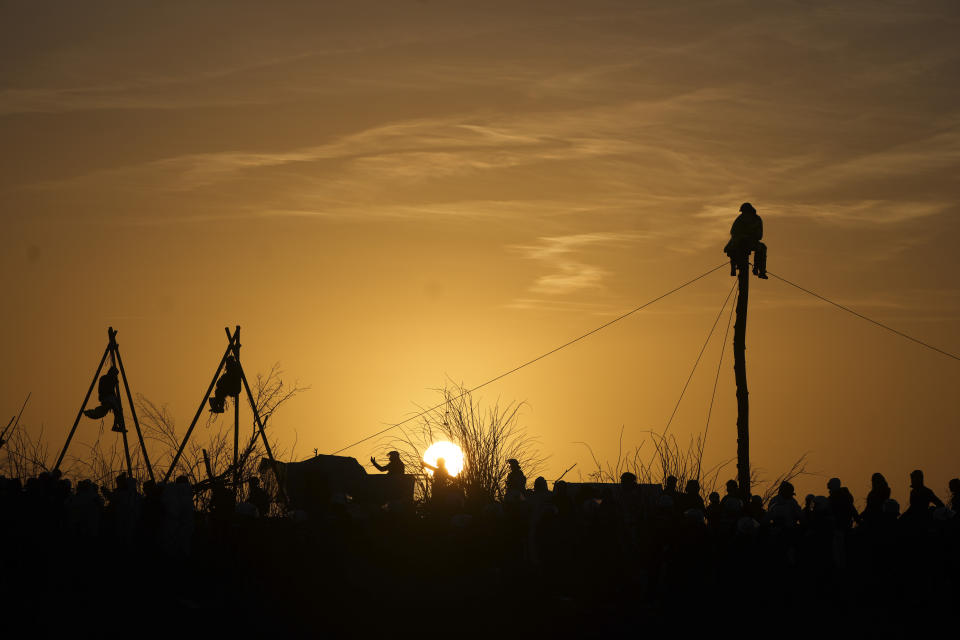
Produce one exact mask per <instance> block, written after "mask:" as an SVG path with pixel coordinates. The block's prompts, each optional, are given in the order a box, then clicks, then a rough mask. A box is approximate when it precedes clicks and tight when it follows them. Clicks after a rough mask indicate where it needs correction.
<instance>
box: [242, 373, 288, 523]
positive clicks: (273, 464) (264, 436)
mask: <svg viewBox="0 0 960 640" xmlns="http://www.w3.org/2000/svg"><path fill="white" fill-rule="evenodd" d="M237 364H239V361H238V362H237ZM240 379H241V380H242V381H243V388H244V389H246V390H247V399H248V400H249V401H250V410H251V411H253V419H254V421H255V422H256V425H257V429H258V430H259V431H260V438H261V439H262V440H263V448H264V449H266V451H267V458H268V459H269V460H270V468H271V469H273V476H274V477H275V478H276V479H277V490H278V491H279V492H280V497H281V498H282V499H283V504H284V505H285V506H286V505H288V504H289V501H288V500H287V492H286V491H285V490H284V488H283V483H282V482H280V469H279V467H278V466H277V461H276V459H275V458H274V457H273V451H272V450H271V449H270V442H269V441H268V440H267V434H266V432H265V431H264V430H263V423H262V422H261V421H260V412H259V411H257V403H256V402H255V401H254V399H253V393H252V392H251V391H250V383H248V382H247V374H246V373H244V371H243V366H242V365H241V366H240Z"/></svg>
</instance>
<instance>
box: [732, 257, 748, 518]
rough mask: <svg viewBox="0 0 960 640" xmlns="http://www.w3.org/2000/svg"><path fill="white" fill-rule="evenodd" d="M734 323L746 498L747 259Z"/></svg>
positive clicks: (741, 479)
mask: <svg viewBox="0 0 960 640" xmlns="http://www.w3.org/2000/svg"><path fill="white" fill-rule="evenodd" d="M737 280H738V290H737V320H736V322H735V323H734V325H733V372H734V376H735V377H736V381H737V483H738V484H739V485H740V492H741V493H742V494H743V497H744V500H749V499H750V401H749V392H748V391H747V360H746V351H747V301H748V298H749V295H750V265H749V264H748V262H747V256H746V255H745V256H743V259H742V260H741V261H739V264H738V265H737Z"/></svg>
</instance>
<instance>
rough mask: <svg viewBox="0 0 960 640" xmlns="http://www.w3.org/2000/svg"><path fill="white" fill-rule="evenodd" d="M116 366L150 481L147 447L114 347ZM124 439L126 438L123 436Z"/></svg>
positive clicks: (150, 467)
mask: <svg viewBox="0 0 960 640" xmlns="http://www.w3.org/2000/svg"><path fill="white" fill-rule="evenodd" d="M116 353H117V366H118V367H119V369H120V376H121V377H122V378H123V388H124V389H126V391H127V402H128V403H129V404H130V416H131V417H132V418H133V426H134V428H136V430H137V438H138V439H139V440H140V453H142V454H143V461H144V463H146V465H147V474H148V475H149V476H150V479H151V480H154V477H153V467H152V466H151V465H150V457H149V456H147V445H146V444H145V443H144V441H143V432H142V431H141V430H140V421H139V420H137V410H136V409H135V408H134V406H133V396H132V395H131V394H130V383H129V382H128V381H127V372H126V371H125V370H124V369H123V358H122V357H120V347H119V346H117V347H116ZM124 439H126V436H124Z"/></svg>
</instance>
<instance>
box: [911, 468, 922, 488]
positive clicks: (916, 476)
mask: <svg viewBox="0 0 960 640" xmlns="http://www.w3.org/2000/svg"><path fill="white" fill-rule="evenodd" d="M922 486H923V471H921V470H920V469H914V470H913V471H911V472H910V487H911V488H912V489H919V488H921V487H922Z"/></svg>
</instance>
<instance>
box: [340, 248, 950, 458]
mask: <svg viewBox="0 0 960 640" xmlns="http://www.w3.org/2000/svg"><path fill="white" fill-rule="evenodd" d="M728 264H729V262H728V261H724V262H721V263H720V264H719V265H717V266H715V267H713V268H711V269H708V270H707V271H704V272H703V273H701V274H700V275H698V276H696V277H694V278H691V279H690V280H687V281H686V282H684V283H683V284H681V285H679V286H676V287H674V288H673V289H670V290H669V291H667V292H666V293H662V294H660V295H659V296H657V297H655V298H653V299H651V300H648V301H647V302H645V303H643V304H641V305H640V306H638V307H634V308H633V309H631V310H630V311H627V312H626V313H623V314H621V315H619V316H617V317H616V318H614V319H613V320H610V321H608V322H605V323H604V324H601V325H600V326H598V327H595V328H594V329H591V330H590V331H588V332H586V333H584V334H581V335H579V336H577V337H576V338H573V339H572V340H569V341H567V342H565V343H563V344H561V345H560V346H558V347H554V348H553V349H551V350H549V351H547V352H545V353H542V354H540V355H539V356H537V357H535V358H533V359H531V360H527V361H526V362H524V363H523V364H520V365H517V366H516V367H514V368H513V369H510V370H508V371H505V372H503V373H501V374H499V375H497V376H495V377H493V378H490V379H489V380H487V381H486V382H483V383H481V384H478V385H477V386H475V387H472V388H470V389H467V390H466V391H464V392H463V393H461V394H459V395H458V396H456V397H454V398H451V399H448V400H445V401H444V402H441V403H439V404H437V405H434V406H432V407H430V408H428V409H424V410H423V411H420V412H419V413H416V414H414V415H412V416H410V417H409V418H406V419H404V420H401V421H400V422H396V423H394V424H391V425H389V426H387V427H385V428H384V429H381V430H379V431H377V432H375V433H372V434H370V435H368V436H366V437H364V438H361V439H360V440H357V441H356V442H354V443H352V444H348V445H347V446H345V447H342V448H340V449H337V450H336V451H334V452H333V453H332V454H330V455H337V454H340V453H343V452H344V451H346V450H348V449H352V448H353V447H355V446H357V445H359V444H363V443H364V442H367V441H368V440H372V439H373V438H376V437H377V436H381V435H383V434H385V433H387V432H388V431H392V430H393V429H396V428H397V427H401V426H403V425H405V424H407V423H408V422H412V421H413V420H416V419H417V418H420V417H423V416H425V415H427V414H428V413H430V412H431V411H436V410H437V409H439V408H441V407H443V406H445V405H446V404H448V403H449V402H450V401H451V400H459V399H460V398H462V397H464V396H466V395H469V394H471V393H473V392H474V391H477V390H479V389H482V388H484V387H486V386H488V385H491V384H493V383H494V382H497V381H498V380H502V379H503V378H506V377H507V376H509V375H512V374H514V373H516V372H518V371H520V370H521V369H525V368H526V367H529V366H530V365H532V364H535V363H537V362H539V361H540V360H543V359H544V358H547V357H548V356H552V355H553V354H555V353H557V352H558V351H561V350H562V349H566V348H567V347H569V346H572V345H574V344H576V343H577V342H580V341H581V340H584V339H586V338H589V337H590V336H592V335H593V334H595V333H598V332H600V331H602V330H604V329H606V328H607V327H610V326H612V325H614V324H616V323H617V322H620V321H621V320H624V319H625V318H628V317H630V316H632V315H633V314H635V313H637V312H639V311H642V310H644V309H646V308H647V307H649V306H651V305H652V304H654V303H656V302H659V301H660V300H663V299H664V298H666V297H667V296H670V295H672V294H674V293H676V292H678V291H680V290H681V289H685V288H686V287H688V286H690V285H692V284H693V283H695V282H697V281H699V280H702V279H703V278H705V277H707V276H708V275H710V274H711V273H713V272H715V271H717V270H718V269H720V268H721V267H725V266H727V265H728ZM767 274H768V275H770V276H773V277H774V278H776V279H777V280H780V281H781V282H783V283H785V284H788V285H790V286H791V287H794V288H796V289H799V290H800V291H803V292H804V293H806V294H809V295H811V296H813V297H815V298H817V299H819V300H822V301H823V302H826V303H828V304H831V305H833V306H834V307H837V308H838V309H841V310H843V311H846V312H847V313H849V314H852V315H854V316H856V317H857V318H860V319H861V320H866V321H867V322H870V323H872V324H874V325H876V326H878V327H881V328H882V329H886V330H887V331H890V332H891V333H894V334H896V335H898V336H900V337H902V338H905V339H907V340H910V341H911V342H914V343H916V344H918V345H920V346H922V347H926V348H927V349H930V350H931V351H934V352H936V353H939V354H941V355H944V356H946V357H948V358H952V359H954V360H957V361H960V356H957V355H954V354H953V353H950V352H949V351H945V350H943V349H940V348H939V347H935V346H933V345H931V344H929V343H927V342H924V341H923V340H919V339H918V338H914V337H913V336H911V335H909V334H907V333H904V332H903V331H900V330H898V329H894V328H893V327H891V326H889V325H886V324H884V323H882V322H880V321H879V320H874V319H873V318H870V317H869V316H866V315H864V314H862V313H860V312H858V311H854V310H853V309H851V308H850V307H847V306H844V305H842V304H840V303H839V302H835V301H834V300H831V299H830V298H827V297H826V296H823V295H820V294H819V293H816V292H814V291H811V290H810V289H807V288H805V287H802V286H800V285H798V284H796V283H794V282H791V281H790V280H787V279H786V278H784V277H782V276H779V275H777V274H775V273H773V272H772V271H767ZM732 291H733V290H732V289H731V293H732ZM729 299H730V294H727V298H726V299H725V300H724V303H723V307H721V309H720V313H723V309H724V308H725V307H726V306H727V302H728V301H729ZM717 318H718V319H719V315H718V316H717ZM716 324H717V323H716V322H714V325H713V328H711V330H710V334H709V335H708V336H707V342H709V341H710V337H711V336H712V335H713V333H714V330H715V329H716ZM704 349H706V344H704V347H703V349H701V351H700V356H698V357H697V361H696V363H694V366H693V368H694V370H696V368H697V364H699V362H700V357H701V356H702V355H703V350H704ZM721 357H722V356H721ZM690 377H693V371H691V373H690ZM689 384H690V379H689V378H688V379H687V383H686V385H684V388H683V391H682V392H681V394H680V400H682V399H683V392H684V391H686V388H687V385H689ZM715 392H716V391H714V393H715ZM680 400H678V401H677V406H678V407H679V405H680ZM711 404H712V402H711ZM673 413H674V414H676V408H674V411H673ZM672 420H673V415H671V417H670V421H672ZM708 420H709V418H708ZM670 421H668V422H667V427H666V428H665V429H664V433H665V432H666V429H669V427H670Z"/></svg>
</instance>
